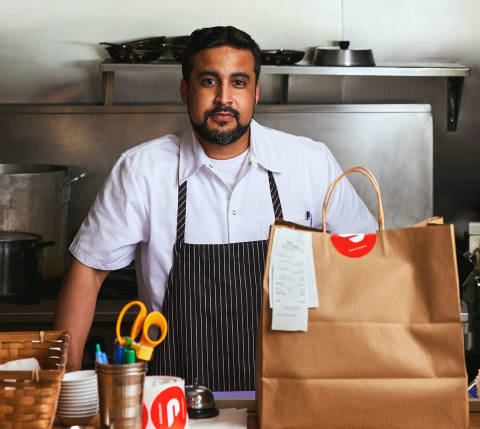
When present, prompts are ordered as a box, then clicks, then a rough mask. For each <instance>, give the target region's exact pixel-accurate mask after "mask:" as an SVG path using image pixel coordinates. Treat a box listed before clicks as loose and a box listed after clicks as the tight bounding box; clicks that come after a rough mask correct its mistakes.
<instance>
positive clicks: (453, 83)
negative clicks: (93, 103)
mask: <svg viewBox="0 0 480 429" xmlns="http://www.w3.org/2000/svg"><path fill="white" fill-rule="evenodd" d="M181 69H182V67H181V64H177V63H148V64H126V63H114V62H112V61H111V60H105V61H103V62H102V63H100V71H101V72H102V77H103V104H105V105H111V104H113V103H114V89H115V73H117V72H142V71H158V72H178V73H181ZM262 73H263V74H269V75H280V76H282V94H281V103H282V104H287V103H288V83H289V77H290V76H291V75H314V76H362V77H368V76H384V77H385V76H390V77H441V78H447V110H448V112H447V129H448V130H449V131H456V129H457V120H458V114H459V109H460V100H461V95H462V88H463V80H464V78H465V77H467V76H470V68H469V67H467V66H465V65H463V64H459V63H381V64H377V65H376V66H374V67H325V66H312V65H309V64H305V65H293V66H262Z"/></svg>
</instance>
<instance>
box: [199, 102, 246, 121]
mask: <svg viewBox="0 0 480 429" xmlns="http://www.w3.org/2000/svg"><path fill="white" fill-rule="evenodd" d="M226 112H228V113H231V114H232V115H233V116H234V117H235V119H236V120H237V121H238V118H239V116H240V114H239V113H238V110H235V109H233V108H232V107H230V106H218V107H215V108H214V109H211V110H207V111H206V112H205V120H207V119H208V118H209V117H210V116H213V115H215V113H226Z"/></svg>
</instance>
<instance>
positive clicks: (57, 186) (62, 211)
mask: <svg viewBox="0 0 480 429" xmlns="http://www.w3.org/2000/svg"><path fill="white" fill-rule="evenodd" d="M68 174H69V170H68V168H67V167H64V166H60V165H47V164H0V230H3V231H24V232H29V233H33V234H38V235H40V236H41V237H42V238H43V240H45V241H54V242H55V245H54V246H53V247H48V248H45V249H44V255H43V264H42V278H43V279H55V278H59V277H61V276H62V275H63V271H64V260H65V251H66V231H67V213H68V201H69V200H70V184H71V183H73V182H74V181H76V180H78V178H81V177H83V176H84V175H85V174H82V175H81V176H79V177H76V178H74V179H73V180H68Z"/></svg>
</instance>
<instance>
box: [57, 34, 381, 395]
mask: <svg viewBox="0 0 480 429" xmlns="http://www.w3.org/2000/svg"><path fill="white" fill-rule="evenodd" d="M182 73H183V80H182V81H181V97H182V100H183V102H184V103H185V104H186V105H187V107H188V113H189V116H190V122H191V128H190V127H189V128H188V129H186V130H185V132H184V133H183V134H182V136H181V137H178V136H175V135H167V136H164V137H161V138H159V139H156V140H153V141H150V142H147V143H144V144H142V145H140V146H137V147H134V148H132V149H130V150H128V151H127V152H125V153H124V154H123V155H122V156H121V158H120V159H119V161H118V162H117V164H116V165H115V166H114V168H113V170H112V172H111V175H110V177H109V179H108V180H107V182H106V183H105V185H104V187H103V189H102V190H101V191H100V193H99V195H98V196H97V199H96V201H95V203H94V205H93V207H92V209H91V211H90V213H89V215H88V216H87V218H86V220H85V221H84V223H83V225H82V226H81V228H80V230H79V232H78V234H77V236H76V238H75V240H74V241H73V243H72V245H71V247H70V250H71V252H72V254H73V256H74V257H75V259H74V261H73V263H72V267H71V269H70V271H69V272H68V273H67V275H66V278H65V281H64V284H63V286H62V290H61V294H60V297H59V303H58V307H57V321H56V326H57V328H59V329H68V330H69V331H70V333H71V336H72V341H71V342H72V347H71V350H70V356H69V368H71V369H73V368H78V367H79V366H80V365H81V355H82V350H83V346H84V343H85V340H86V336H87V334H88V330H89V328H90V325H91V321H92V318H93V312H94V308H95V301H96V297H97V293H98V290H99V288H100V286H101V284H102V282H103V280H104V279H105V277H106V276H107V275H108V272H109V271H111V270H115V269H119V268H122V267H124V266H126V265H128V264H129V263H130V262H131V261H132V260H133V259H135V260H136V267H137V278H138V284H139V296H140V299H141V300H143V301H144V302H146V304H147V305H148V307H149V308H150V309H155V310H161V311H162V312H163V313H164V315H165V316H166V318H167V320H168V324H169V330H168V335H167V338H166V340H165V341H164V342H163V343H162V344H160V346H158V347H157V349H156V352H155V356H154V359H153V361H152V362H151V365H150V371H151V372H152V373H161V374H169V375H177V376H181V377H183V378H185V379H186V383H187V384H191V383H192V382H193V379H194V378H196V377H198V379H199V382H200V383H201V384H204V385H207V386H208V387H210V388H211V389H213V390H252V389H254V366H255V361H254V356H255V351H254V350H255V331H256V326H257V320H258V315H259V312H260V308H261V289H262V277H263V271H264V266H265V255H266V249H267V239H268V231H269V226H270V225H271V224H272V223H273V222H274V218H275V217H277V218H285V219H286V220H289V221H293V222H297V223H303V224H308V225H310V224H312V225H313V226H315V227H320V225H321V213H322V210H321V207H322V203H323V198H324V195H325V192H326V190H327V187H328V185H329V184H330V183H331V182H332V181H333V180H334V179H335V178H336V177H337V176H339V175H340V174H341V169H340V167H339V166H338V164H337V163H336V161H335V160H334V158H333V156H332V155H331V153H330V152H329V151H328V149H327V148H326V147H325V145H323V144H322V143H318V142H314V141H312V140H311V139H308V138H304V137H296V136H292V135H289V134H285V133H283V132H280V131H276V130H272V129H268V128H265V127H262V126H261V125H259V124H258V123H256V122H255V121H253V120H252V116H253V112H254V109H255V106H256V104H257V102H258V98H259V85H258V78H259V73H260V51H259V48H258V45H257V44H256V43H255V42H254V41H253V40H252V39H251V37H250V36H249V35H248V34H246V33H244V32H242V31H240V30H237V29H236V28H233V27H213V28H206V29H201V30H197V31H195V32H193V33H192V37H191V43H190V45H189V47H188V49H187V50H186V53H185V56H184V59H183V64H182ZM327 225H328V228H329V230H330V231H331V232H333V233H349V232H373V231H375V229H376V223H375V221H374V219H373V218H372V216H371V214H370V213H369V212H368V210H367V209H366V207H365V205H364V204H363V202H362V201H361V200H360V199H359V197H358V196H357V194H356V193H355V191H354V190H353V188H352V187H351V185H350V184H349V183H348V181H346V180H344V181H342V182H341V183H340V184H339V186H338V187H337V189H336V191H335V195H334V197H333V199H332V202H331V204H330V206H329V213H328V218H327Z"/></svg>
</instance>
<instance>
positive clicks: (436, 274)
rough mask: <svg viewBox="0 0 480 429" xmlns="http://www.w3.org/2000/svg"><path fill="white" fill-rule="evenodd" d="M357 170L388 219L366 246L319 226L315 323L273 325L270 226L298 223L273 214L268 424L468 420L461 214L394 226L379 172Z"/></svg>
mask: <svg viewBox="0 0 480 429" xmlns="http://www.w3.org/2000/svg"><path fill="white" fill-rule="evenodd" d="M351 171H358V172H361V173H362V174H364V175H366V176H367V177H369V178H370V179H371V181H372V183H374V185H375V186H376V189H377V194H378V199H379V225H380V230H379V231H378V232H377V234H376V241H375V244H374V246H373V248H372V249H371V250H370V252H369V253H367V254H365V255H364V256H362V257H348V256H345V255H344V254H341V253H340V252H339V251H337V249H336V248H335V247H334V245H333V244H332V239H331V237H332V236H331V235H330V234H329V233H324V232H322V231H318V230H317V231H313V232H312V242H313V254H314V263H315V271H316V281H317V289H318V298H319V307H318V308H313V309H309V310H308V331H307V332H284V331H272V330H271V325H272V310H271V309H270V307H269V298H268V271H269V270H268V267H269V263H270V254H271V248H272V237H273V235H274V233H275V231H276V230H278V228H285V227H287V228H292V227H295V226H292V225H291V224H290V225H285V223H283V222H280V223H276V224H275V225H274V226H272V230H271V233H270V244H269V250H268V255H267V265H266V269H265V278H264V285H263V312H262V316H261V319H260V322H259V329H258V341H257V366H256V377H257V415H258V423H259V427H260V428H261V429H270V428H275V429H287V428H288V429H290V428H291V429H299V428H309V429H311V428H326V429H335V428H344V429H353V428H362V429H363V428H378V429H393V428H398V429H409V428H412V429H429V428H432V429H441V428H445V429H447V428H448V429H453V428H467V427H468V399H467V378H466V370H465V361H464V353H463V344H462V326H461V321H460V306H459V293H458V279H457V267H456V259H455V246H454V233H453V226H452V225H438V224H437V225H432V226H416V227H412V228H401V229H392V230H385V229H384V228H383V209H382V206H381V198H380V193H379V190H378V185H377V184H376V181H375V178H374V177H373V176H372V175H371V173H370V172H368V170H366V169H363V168H357V167H355V168H353V169H351V170H348V171H347V172H346V173H345V174H348V173H349V172H351ZM341 177H343V175H342V176H341ZM341 177H340V178H339V179H338V180H340V179H341ZM338 180H337V181H336V182H335V183H334V184H332V187H331V190H330V191H329V192H327V196H326V198H325V204H324V214H323V219H324V225H323V231H325V215H326V212H327V208H328V203H329V201H330V198H331V192H333V189H334V187H335V184H336V183H337V182H338ZM427 224H429V223H427ZM303 229H304V228H303Z"/></svg>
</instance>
